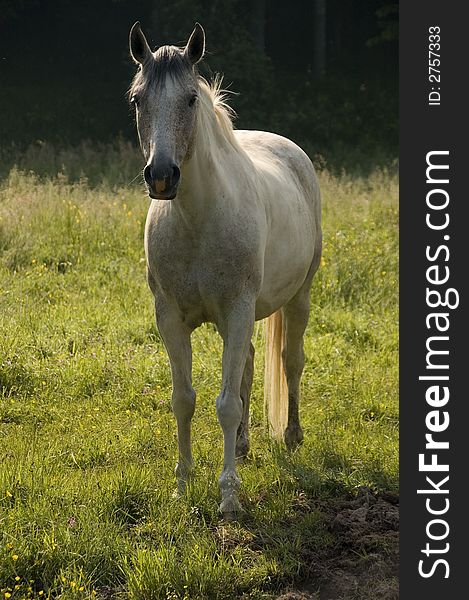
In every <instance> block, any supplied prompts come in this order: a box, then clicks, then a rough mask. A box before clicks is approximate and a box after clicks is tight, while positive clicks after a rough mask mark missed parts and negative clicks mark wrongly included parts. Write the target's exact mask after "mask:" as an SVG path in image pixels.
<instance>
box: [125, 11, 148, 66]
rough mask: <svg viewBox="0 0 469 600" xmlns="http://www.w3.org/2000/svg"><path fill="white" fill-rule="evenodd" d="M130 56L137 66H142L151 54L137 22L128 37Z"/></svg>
mask: <svg viewBox="0 0 469 600" xmlns="http://www.w3.org/2000/svg"><path fill="white" fill-rule="evenodd" d="M129 46H130V56H131V57H132V58H133V59H134V61H135V62H136V63H138V64H143V63H144V62H145V60H146V59H147V58H148V56H149V55H150V54H151V50H150V46H149V45H148V42H147V38H146V37H145V36H144V35H143V32H142V29H141V27H140V23H139V21H137V22H136V23H134V25H133V27H132V29H131V30H130V35H129Z"/></svg>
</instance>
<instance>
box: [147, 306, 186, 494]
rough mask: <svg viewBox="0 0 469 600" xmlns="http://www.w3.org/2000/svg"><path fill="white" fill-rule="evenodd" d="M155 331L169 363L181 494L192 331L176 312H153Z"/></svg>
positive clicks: (184, 482)
mask: <svg viewBox="0 0 469 600" xmlns="http://www.w3.org/2000/svg"><path fill="white" fill-rule="evenodd" d="M156 321H157V325H158V330H159V332H160V334H161V337H162V339H163V342H164V345H165V347H166V351H167V353H168V356H169V362H170V364H171V377H172V383H173V391H172V407H173V413H174V416H175V418H176V423H177V437H178V448H179V456H178V462H177V465H176V479H177V493H178V494H183V493H184V491H185V489H186V483H187V481H188V478H189V476H190V473H191V471H192V469H193V460H192V448H191V420H192V417H193V415H194V410H195V391H194V388H193V387H192V348H191V339H190V337H191V333H192V330H191V329H190V328H189V327H187V325H186V324H185V323H184V322H183V321H182V319H181V318H180V315H179V313H178V312H176V311H172V310H168V309H167V307H165V308H164V309H163V310H161V309H160V310H158V307H157V309H156Z"/></svg>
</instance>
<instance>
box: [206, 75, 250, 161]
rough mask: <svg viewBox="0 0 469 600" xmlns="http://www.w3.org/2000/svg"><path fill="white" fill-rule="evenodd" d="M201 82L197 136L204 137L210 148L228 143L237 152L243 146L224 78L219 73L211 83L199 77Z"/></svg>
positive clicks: (207, 146)
mask: <svg viewBox="0 0 469 600" xmlns="http://www.w3.org/2000/svg"><path fill="white" fill-rule="evenodd" d="M197 79H198V83H199V111H198V119H199V125H198V129H197V136H198V137H200V138H202V141H203V145H204V147H205V148H206V149H207V150H208V149H209V148H213V147H216V146H218V147H220V146H222V147H223V146H224V145H226V144H228V145H229V146H230V147H232V148H233V149H235V150H236V151H237V152H242V148H241V146H240V144H239V142H238V140H237V139H236V136H235V134H234V127H233V121H234V119H235V117H236V113H235V111H234V109H233V108H232V107H231V106H230V105H229V104H228V102H227V95H228V93H227V91H226V90H224V89H223V88H222V82H223V78H222V76H221V75H219V74H217V75H215V77H214V78H213V80H212V81H211V82H210V83H209V82H208V81H207V80H206V79H205V78H204V77H202V76H201V75H199V76H198V77H197Z"/></svg>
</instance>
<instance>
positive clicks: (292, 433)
mask: <svg viewBox="0 0 469 600" xmlns="http://www.w3.org/2000/svg"><path fill="white" fill-rule="evenodd" d="M317 263H318V260H315V261H314V263H313V264H312V265H311V269H310V272H309V274H308V277H307V279H306V281H305V283H304V284H303V286H302V288H301V289H300V290H299V292H298V293H297V294H296V296H295V297H294V298H293V299H292V300H290V302H289V303H288V304H286V305H285V306H284V307H283V309H282V311H283V316H284V327H285V330H284V347H283V351H282V361H283V368H284V370H285V375H286V379H287V386H288V422H287V428H286V430H285V433H284V440H285V444H286V446H287V448H289V449H293V448H295V447H296V446H298V444H301V442H302V441H303V430H302V428H301V425H300V416H299V410H298V409H299V401H300V380H301V375H302V374H303V369H304V364H305V354H304V348H303V340H304V333H305V331H306V326H307V325H308V319H309V312H310V298H309V297H310V290H311V283H312V279H313V276H314V273H315V272H316V270H317Z"/></svg>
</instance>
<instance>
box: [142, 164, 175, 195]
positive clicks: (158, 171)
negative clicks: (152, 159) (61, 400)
mask: <svg viewBox="0 0 469 600" xmlns="http://www.w3.org/2000/svg"><path fill="white" fill-rule="evenodd" d="M143 178H144V180H145V183H146V186H147V189H148V195H149V196H150V198H152V199H153V200H173V199H174V198H175V197H176V193H177V188H178V185H179V180H180V178H181V171H180V170H179V167H178V166H177V165H176V164H175V163H168V164H166V165H160V164H157V165H155V164H151V163H149V164H147V166H146V167H145V168H144V169H143Z"/></svg>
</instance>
